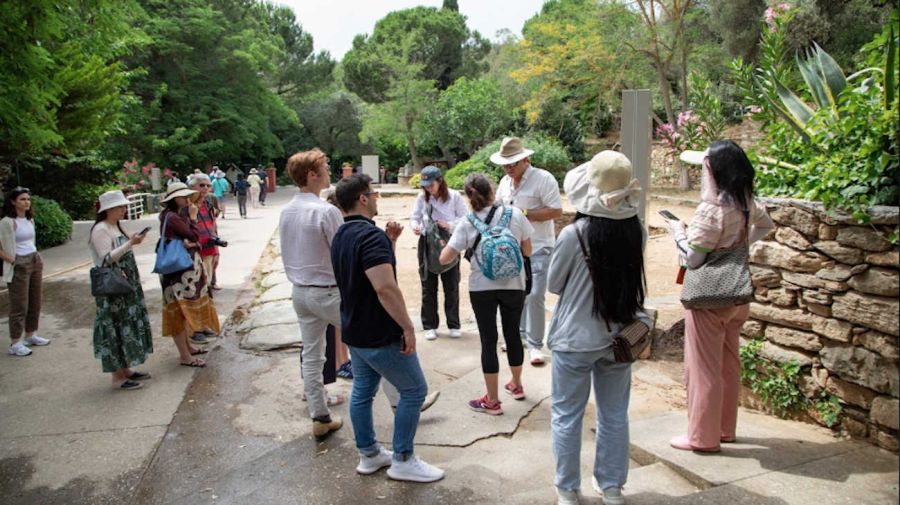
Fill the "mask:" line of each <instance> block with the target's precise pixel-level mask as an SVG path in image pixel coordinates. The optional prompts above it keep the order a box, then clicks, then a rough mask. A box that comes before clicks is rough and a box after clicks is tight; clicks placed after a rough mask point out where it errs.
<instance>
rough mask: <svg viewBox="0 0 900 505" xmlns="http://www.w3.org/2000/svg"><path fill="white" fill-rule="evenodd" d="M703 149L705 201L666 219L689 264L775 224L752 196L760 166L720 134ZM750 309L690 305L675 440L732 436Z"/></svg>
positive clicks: (686, 444) (711, 444) (706, 444)
mask: <svg viewBox="0 0 900 505" xmlns="http://www.w3.org/2000/svg"><path fill="white" fill-rule="evenodd" d="M701 156H702V158H701V160H698V161H702V164H703V169H702V172H701V179H700V181H701V183H700V184H701V188H700V200H701V201H700V205H699V206H698V207H697V210H696V211H695V212H694V219H693V221H691V226H690V228H689V229H687V230H685V225H684V223H683V222H682V221H679V220H670V221H669V226H670V228H671V229H672V234H673V235H674V237H675V243H676V246H677V248H678V252H679V255H680V256H681V257H682V261H683V263H684V264H686V265H687V268H699V267H700V266H702V265H703V263H704V262H705V261H706V255H707V254H708V253H710V252H713V251H716V250H721V249H731V248H734V247H736V246H740V245H742V244H743V243H746V244H747V245H748V246H749V244H752V243H753V242H755V241H757V240H759V239H761V238H762V237H764V236H766V234H768V233H769V231H771V230H772V228H774V226H775V225H774V224H773V223H772V220H771V219H770V218H769V216H768V215H767V214H766V212H765V210H763V208H762V207H761V206H758V205H756V202H755V201H754V199H753V179H754V177H755V172H754V170H753V165H752V164H751V163H750V160H749V159H747V155H746V154H745V153H744V150H743V149H741V148H740V146H738V145H737V144H735V143H734V142H732V141H730V140H718V141H716V142H713V143H712V145H710V147H709V149H708V150H707V151H706V152H705V153H703V154H702V155H701ZM749 315H750V304H744V305H738V306H735V307H727V308H721V309H688V310H686V311H685V317H684V370H685V376H686V379H687V380H686V382H687V404H688V405H687V410H688V433H687V435H686V436H684V435H682V436H679V437H675V438H673V439H672V440H671V441H670V444H671V446H672V447H674V448H676V449H683V450H688V451H698V452H718V451H719V444H720V443H730V442H734V440H735V436H736V435H735V432H736V429H737V413H738V393H739V388H740V383H741V360H740V356H739V354H738V348H739V346H740V342H739V340H740V331H741V327H742V326H743V325H744V322H745V321H746V320H747V318H748V317H749Z"/></svg>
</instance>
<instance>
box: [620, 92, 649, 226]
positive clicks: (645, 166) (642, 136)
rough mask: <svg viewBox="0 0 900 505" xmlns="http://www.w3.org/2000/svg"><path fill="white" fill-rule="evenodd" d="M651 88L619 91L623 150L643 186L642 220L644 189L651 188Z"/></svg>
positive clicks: (643, 216)
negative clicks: (620, 92)
mask: <svg viewBox="0 0 900 505" xmlns="http://www.w3.org/2000/svg"><path fill="white" fill-rule="evenodd" d="M651 124H652V123H651V118H650V90H647V89H629V90H624V91H622V153H623V154H625V156H628V159H629V160H631V165H632V166H633V167H634V176H635V178H637V180H639V181H641V187H642V188H644V191H643V195H642V197H641V210H640V214H639V216H640V218H641V221H642V222H644V223H646V222H647V220H646V217H647V216H646V214H647V193H648V192H649V191H650V149H651V148H652V147H651V144H650V132H651V130H650V128H651Z"/></svg>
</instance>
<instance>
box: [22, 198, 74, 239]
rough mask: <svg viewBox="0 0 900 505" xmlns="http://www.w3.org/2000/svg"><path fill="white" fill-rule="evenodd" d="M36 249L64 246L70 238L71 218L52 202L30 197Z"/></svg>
mask: <svg viewBox="0 0 900 505" xmlns="http://www.w3.org/2000/svg"><path fill="white" fill-rule="evenodd" d="M31 205H32V209H33V211H34V234H35V237H36V239H37V248H38V249H46V248H47V247H53V246H56V245H60V244H65V243H66V242H67V241H68V240H69V238H71V237H72V218H71V217H69V215H68V214H66V211H64V210H63V209H62V207H60V206H59V204H58V203H56V202H55V201H53V200H50V199H47V198H43V197H40V196H37V195H32V196H31Z"/></svg>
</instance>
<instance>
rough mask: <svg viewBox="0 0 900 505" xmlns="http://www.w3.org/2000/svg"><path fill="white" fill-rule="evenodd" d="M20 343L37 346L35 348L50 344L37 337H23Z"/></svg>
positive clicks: (44, 339)
mask: <svg viewBox="0 0 900 505" xmlns="http://www.w3.org/2000/svg"><path fill="white" fill-rule="evenodd" d="M22 342H24V343H25V345H37V346H41V345H49V344H50V341H49V340H47V339H46V338H43V337H39V336H37V335H32V336H30V337H25V338H24V339H22Z"/></svg>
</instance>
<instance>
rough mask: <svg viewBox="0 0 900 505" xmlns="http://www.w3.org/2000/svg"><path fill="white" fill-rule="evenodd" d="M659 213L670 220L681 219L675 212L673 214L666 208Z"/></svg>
mask: <svg viewBox="0 0 900 505" xmlns="http://www.w3.org/2000/svg"><path fill="white" fill-rule="evenodd" d="M659 215H660V216H662V217H664V218H666V219H668V220H670V221H680V219H678V216H676V215H675V214H672V213H671V212H669V211H667V210H665V209H663V210H661V211H659Z"/></svg>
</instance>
